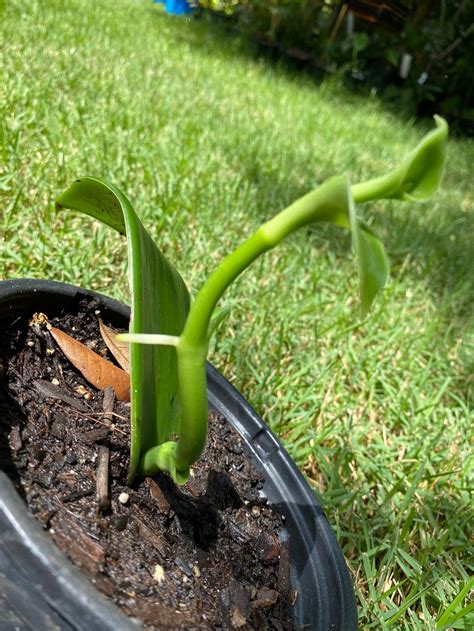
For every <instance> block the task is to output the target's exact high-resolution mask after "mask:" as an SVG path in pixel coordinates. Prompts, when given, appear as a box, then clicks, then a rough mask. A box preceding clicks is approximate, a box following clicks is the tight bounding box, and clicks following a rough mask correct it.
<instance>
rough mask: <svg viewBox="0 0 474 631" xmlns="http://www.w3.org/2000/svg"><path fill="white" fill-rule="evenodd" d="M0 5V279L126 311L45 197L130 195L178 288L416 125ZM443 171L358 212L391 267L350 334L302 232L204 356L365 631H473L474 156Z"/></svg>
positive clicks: (335, 293) (460, 152) (42, 5)
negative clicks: (256, 434) (418, 200)
mask: <svg viewBox="0 0 474 631" xmlns="http://www.w3.org/2000/svg"><path fill="white" fill-rule="evenodd" d="M2 6H3V5H1V4H0V10H1V11H2V15H1V16H0V17H1V19H0V37H1V41H2V46H1V47H0V59H1V73H2V76H1V81H0V208H1V217H2V219H1V232H0V239H1V247H0V263H1V268H0V271H1V275H2V277H4V278H13V277H18V276H20V277H27V276H33V277H48V278H55V279H57V280H65V281H69V282H74V283H77V284H81V285H84V286H89V287H93V288H94V289H99V290H102V291H103V292H105V293H107V294H109V295H113V296H116V297H118V298H125V299H126V297H127V283H126V252H125V247H124V243H123V242H122V241H121V240H120V239H118V238H117V237H116V235H115V234H113V233H111V231H108V230H106V229H103V228H101V227H98V226H97V225H95V224H93V223H92V222H89V221H87V220H84V219H82V218H78V217H77V216H75V215H73V214H68V213H66V212H63V213H61V214H59V215H57V214H56V213H55V211H54V199H55V196H56V195H57V193H58V192H60V191H61V190H63V189H64V188H65V187H66V186H67V185H68V184H69V183H70V182H71V181H72V180H74V179H75V178H76V177H78V176H82V175H86V174H89V175H98V176H100V177H104V178H107V179H109V180H110V181H112V182H113V183H114V184H116V185H118V186H119V187H121V188H123V189H124V190H125V191H126V193H127V194H128V196H129V197H130V199H131V200H132V202H133V204H134V206H135V208H136V209H137V211H138V212H139V214H140V215H141V216H142V218H143V219H144V221H145V223H146V224H147V226H148V227H150V229H151V230H152V232H153V233H154V234H155V235H156V236H157V238H158V240H159V242H160V244H161V246H162V248H163V250H164V252H165V253H166V254H167V256H169V258H170V260H171V261H172V262H173V263H174V264H175V265H176V266H177V267H178V269H179V270H180V271H181V273H182V274H183V276H184V278H185V280H186V281H187V282H188V283H189V286H190V287H191V288H192V289H195V288H197V287H198V286H199V284H200V283H201V282H202V280H203V279H204V277H205V274H206V273H207V272H209V270H210V269H212V267H213V265H214V264H215V263H216V261H217V260H219V259H220V257H221V256H222V255H223V254H224V253H227V252H228V251H229V249H230V248H232V247H234V246H235V245H236V244H237V243H239V242H240V241H241V240H242V238H243V237H244V236H246V235H248V234H250V233H251V231H252V230H253V229H254V228H255V227H256V226H257V225H258V224H259V222H261V221H262V220H263V219H265V218H268V217H270V216H271V215H272V214H273V213H275V212H277V211H278V210H279V209H281V208H283V207H284V206H286V205H287V204H288V203H289V202H290V201H292V200H293V199H294V198H296V197H298V196H299V195H301V194H302V193H304V192H306V191H308V190H309V189H311V188H312V187H314V186H315V185H317V184H318V183H319V182H321V181H322V180H323V179H324V178H326V177H328V176H330V175H334V174H337V173H343V172H348V173H349V174H350V176H351V179H352V180H353V181H357V180H358V179H359V178H362V177H367V176H373V175H376V174H377V173H378V172H379V171H382V170H384V169H385V168H386V167H387V166H390V165H393V164H396V162H397V160H398V159H399V158H400V157H401V156H402V155H404V154H405V153H406V152H407V151H408V150H409V149H410V148H411V147H413V146H414V145H415V144H416V142H417V141H418V140H419V139H420V138H421V136H422V135H423V133H424V131H426V125H420V126H416V125H413V124H412V123H411V122H409V121H406V120H403V119H401V118H400V119H399V118H397V117H395V116H394V115H393V114H389V113H387V112H386V111H384V109H383V107H382V105H380V103H379V102H377V101H376V100H375V99H361V98H359V97H358V96H355V95H353V94H350V93H348V92H347V91H345V90H344V89H343V88H341V87H340V85H339V84H338V82H337V81H326V82H325V83H323V84H322V85H320V86H317V85H316V84H315V83H314V82H313V81H312V80H311V79H310V78H308V77H301V76H297V75H295V74H294V73H291V72H288V71H286V70H285V69H284V68H280V67H277V66H273V67H272V66H270V65H269V64H268V63H267V62H266V61H265V60H262V59H258V58H256V57H255V56H254V55H253V54H252V53H251V52H249V51H248V50H247V49H246V48H245V46H244V45H243V44H242V43H240V42H239V41H238V40H237V39H233V38H231V37H229V36H225V35H223V34H221V33H219V32H218V31H216V30H215V29H213V27H212V26H211V25H208V24H206V23H204V22H197V21H194V20H188V19H173V18H171V17H169V16H166V15H165V14H164V13H163V11H162V8H161V7H160V6H157V5H153V4H152V3H151V2H147V1H146V0H143V1H139V0H135V1H132V0H114V1H113V2H112V0H97V1H96V2H94V3H89V2H86V1H85V0H68V2H61V1H59V0H41V2H40V1H39V0H32V1H31V2H29V3H24V2H20V1H19V0H11V1H10V2H8V3H5V6H3V9H2ZM449 158H450V159H449V165H448V169H447V173H446V178H445V182H444V186H443V190H442V191H441V192H440V193H439V194H438V195H437V196H436V198H435V199H433V200H432V201H431V202H429V203H427V204H424V205H420V206H415V205H403V206H401V205H398V204H396V203H384V204H376V205H374V206H371V207H370V208H367V209H363V210H362V212H363V213H364V215H365V217H366V218H367V219H368V220H369V221H370V222H372V223H373V225H374V228H376V229H377V230H378V232H379V234H380V235H381V236H382V239H383V241H384V243H385V244H386V246H387V249H388V252H389V255H390V258H391V263H392V279H391V282H390V285H389V287H388V288H387V290H386V291H385V293H384V295H383V297H382V298H381V299H380V300H379V301H378V302H377V304H376V305H375V309H374V310H373V313H372V314H371V315H370V317H369V318H368V320H367V321H366V322H362V323H360V322H358V319H357V313H358V311H357V299H356V293H357V292H356V289H357V279H356V277H355V266H354V264H353V261H352V256H351V253H350V243H349V240H348V236H347V235H346V234H345V233H343V232H340V231H338V230H335V229H330V228H324V229H318V230H309V231H306V232H304V233H300V234H297V235H295V236H294V237H292V238H291V239H290V240H289V241H288V242H287V243H285V244H283V245H282V246H281V247H280V248H279V249H278V250H277V251H275V252H274V253H270V254H269V255H267V256H266V257H265V258H263V259H262V260H260V261H257V262H256V263H255V264H254V266H253V267H252V268H251V269H250V270H249V272H248V273H246V274H245V276H244V277H243V278H242V279H240V280H239V282H238V283H237V285H236V286H235V287H233V288H232V289H231V290H230V291H229V293H228V294H227V295H226V297H225V299H224V302H225V303H226V304H229V305H232V314H231V317H230V318H229V319H228V320H227V321H226V326H225V327H223V328H222V329H221V330H220V333H219V335H218V337H217V339H216V341H215V344H214V348H213V355H212V360H213V362H214V363H215V364H216V365H217V366H219V367H220V368H221V369H222V370H223V372H224V373H225V374H226V375H227V376H228V377H229V378H230V379H231V380H232V381H233V382H234V383H235V385H237V387H239V389H241V390H242V391H243V392H244V394H245V395H246V396H247V398H248V399H249V400H250V401H251V402H252V403H253V404H254V405H255V407H256V408H257V409H258V411H259V412H260V413H262V415H263V416H264V418H265V419H266V420H267V422H268V423H269V424H270V425H271V426H272V427H273V428H274V429H275V431H277V433H278V434H279V436H280V437H281V438H282V440H283V442H284V443H285V445H286V447H287V448H288V449H289V451H290V453H291V455H292V456H293V457H294V459H295V460H296V462H297V463H298V465H299V466H300V467H301V468H302V470H304V471H305V473H306V474H307V476H308V478H309V480H310V481H311V483H312V484H313V485H314V488H315V490H316V492H317V493H318V494H319V495H320V497H321V498H322V502H323V503H324V505H325V508H326V512H327V514H328V517H329V519H330V521H331V523H332V525H333V527H334V529H335V531H336V533H337V536H338V539H339V541H340V543H341V546H342V547H343V549H344V552H345V554H346V558H347V559H348V563H349V565H350V568H351V572H352V575H353V578H354V583H355V585H356V589H357V594H358V599H359V607H360V619H361V626H365V627H366V628H374V629H385V628H387V629H388V628H396V629H407V630H411V629H426V628H429V629H434V628H436V625H437V621H438V622H439V623H440V627H439V628H452V627H454V628H465V629H469V628H472V626H471V627H470V626H469V625H470V624H474V623H471V622H470V620H469V617H468V616H469V613H468V612H465V611H463V608H464V607H465V606H466V602H465V596H466V593H464V592H463V589H465V586H466V585H467V583H468V580H469V573H470V572H471V573H472V549H471V548H470V547H469V519H470V518H471V517H472V513H471V508H470V506H471V504H470V495H469V492H470V487H469V475H470V473H471V471H472V452H471V445H470V442H471V440H472V432H471V425H472V420H473V418H472V407H471V406H472V390H473V383H474V382H473V377H472V374H473V370H472V367H473V361H472V358H473V349H472V346H473V336H472V331H473V329H472V322H473V320H472V305H473V297H474V296H473V287H472V279H473V278H474V267H473V261H474V253H473V247H472V242H473V236H472V235H473V227H474V226H473V223H474V222H473V198H474V195H473V190H472V185H471V179H470V178H471V175H470V170H471V168H472V164H473V162H474V150H473V146H472V143H471V142H469V141H467V140H465V141H461V140H453V141H452V142H451V145H450V150H449ZM459 594H460V595H461V596H460V597H459V598H458V599H457V600H456V597H458V595H459ZM450 607H451V608H450ZM457 615H460V616H461V618H460V620H458V621H457V622H453V621H454V620H455V619H456V616H457ZM456 625H458V626H456Z"/></svg>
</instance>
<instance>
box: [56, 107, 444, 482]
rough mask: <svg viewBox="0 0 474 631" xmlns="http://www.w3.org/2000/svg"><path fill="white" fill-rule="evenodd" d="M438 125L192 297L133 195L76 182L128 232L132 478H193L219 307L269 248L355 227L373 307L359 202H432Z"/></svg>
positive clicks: (364, 297)
mask: <svg viewBox="0 0 474 631" xmlns="http://www.w3.org/2000/svg"><path fill="white" fill-rule="evenodd" d="M435 121H436V128H435V129H434V130H433V131H431V132H430V133H428V134H427V135H426V136H425V137H424V138H423V140H422V141H421V143H420V144H419V145H418V147H417V148H416V149H415V150H414V151H413V152H412V153H411V154H410V156H408V158H407V159H406V160H405V161H403V162H402V163H401V164H400V165H399V166H398V167H397V168H395V169H393V170H392V171H389V172H388V173H386V174H385V175H382V176H380V177H377V178H375V179H372V180H369V181H366V182H361V183H357V184H351V182H350V181H349V178H348V176H347V175H338V176H336V177H333V178H330V179H329V180H327V181H325V182H324V183H323V184H321V186H319V187H318V188H317V189H316V190H314V191H312V192H310V193H308V194H307V195H305V196H303V197H301V198H300V199H298V200H296V201H295V202H294V203H293V204H291V205H290V206H288V208H285V209H284V210H283V211H281V212H280V213H279V214H277V215H276V216H275V217H273V218H272V219H270V220H269V221H266V222H265V223H264V224H262V225H261V226H260V227H259V228H258V229H257V231H256V232H255V233H254V234H253V235H252V236H250V237H249V238H248V239H247V240H246V241H245V242H244V243H242V245H240V246H239V247H238V248H237V249H236V250H234V251H233V252H232V253H231V254H229V255H228V256H227V257H225V258H224V259H223V260H222V262H221V263H220V264H219V265H218V266H217V268H216V269H215V270H214V272H213V273H212V274H211V275H210V276H209V278H208V279H207V280H206V281H205V283H204V284H203V286H202V287H201V289H200V290H199V292H198V293H197V295H196V297H195V299H194V300H193V301H191V299H190V295H189V292H188V290H187V288H186V285H185V283H184V281H183V279H182V278H181V276H180V275H179V273H178V272H177V271H176V270H175V269H174V267H173V266H172V265H171V264H170V263H169V262H168V261H167V260H166V259H165V257H164V256H163V254H162V253H161V252H160V250H159V249H158V247H157V245H156V244H155V243H154V241H153V240H152V239H151V237H150V235H149V234H148V232H147V231H146V229H145V228H144V226H143V224H142V223H141V221H140V219H139V218H138V216H137V214H136V213H135V211H134V210H133V208H132V206H131V204H130V202H129V201H128V199H127V198H126V196H125V195H124V194H123V193H122V192H121V191H120V190H119V189H117V188H116V187H115V186H113V185H112V184H109V183H107V182H105V181H103V180H101V179H98V178H93V177H84V178H81V179H79V180H76V181H75V182H74V183H73V184H72V186H71V187H70V188H69V189H68V190H67V191H65V192H64V193H63V194H62V195H61V196H60V197H59V199H58V201H57V206H58V208H69V209H73V210H77V211H80V212H82V213H85V214H87V215H90V216H92V217H94V218H95V219H99V220H100V221H102V222H103V223H105V224H107V225H109V226H111V227H112V228H115V229H116V230H117V231H118V232H119V233H121V234H123V235H125V236H126V238H127V243H128V256H129V277H130V289H131V302H132V304H131V319H130V329H129V333H128V334H123V335H122V336H121V337H122V339H123V340H126V341H129V342H130V380H131V388H130V392H131V448H130V465H129V482H131V481H132V480H133V478H134V477H135V476H136V475H141V476H143V475H153V474H154V473H156V472H157V471H158V470H162V471H167V472H168V473H169V474H170V475H171V476H172V477H173V479H174V480H175V481H176V482H177V483H180V484H182V483H184V482H186V480H187V479H188V477H189V471H190V467H191V465H193V464H194V463H195V462H196V461H197V460H198V458H199V457H200V455H201V453H202V451H203V449H204V445H205V442H206V435H207V418H208V409H207V390H206V357H207V354H208V348H209V338H210V336H211V334H212V330H213V326H212V320H213V314H214V312H215V309H216V306H217V303H218V301H219V299H220V298H221V296H222V294H223V293H224V291H225V290H226V289H227V287H228V286H229V285H230V284H231V283H232V282H233V281H234V280H235V279H236V278H237V277H238V276H239V275H240V274H241V273H242V272H243V271H245V270H246V269H247V267H249V265H251V264H252V262H253V261H254V260H255V259H256V258H257V257H259V256H260V255H261V254H263V253H264V252H267V251H268V250H271V249H272V248H274V247H275V246H277V245H278V244H279V243H280V242H281V241H282V240H283V239H284V238H285V237H287V236H288V235H290V234H291V233H292V232H294V231H295V230H297V229H298V228H301V227H303V226H306V225H308V224H312V223H318V222H329V223H333V224H336V225H338V226H341V227H343V228H347V229H349V230H350V231H351V233H352V240H353V245H354V250H355V254H356V258H357V262H358V267H359V279H360V302H361V310H362V313H363V314H365V313H367V311H368V309H369V308H370V305H371V304H372V302H373V300H374V298H375V296H376V294H377V293H378V292H379V291H380V290H381V289H382V288H383V287H384V285H385V283H386V281H387V277H388V262H387V257H386V255H385V251H384V248H383V246H382V244H381V242H380V241H379V239H378V238H377V237H376V235H375V234H374V233H373V231H372V230H371V228H369V226H367V224H365V223H364V222H363V221H362V220H361V219H359V217H358V216H357V210H356V207H357V204H361V203H365V202H371V201H374V200H378V199H398V200H402V201H423V200H425V199H427V198H428V197H430V196H431V195H432V194H433V193H434V192H435V191H436V190H437V188H438V186H439V184H440V181H441V178H442V174H443V171H444V164H445V155H446V143H447V137H448V126H447V124H446V122H445V121H444V120H443V119H442V118H440V117H435Z"/></svg>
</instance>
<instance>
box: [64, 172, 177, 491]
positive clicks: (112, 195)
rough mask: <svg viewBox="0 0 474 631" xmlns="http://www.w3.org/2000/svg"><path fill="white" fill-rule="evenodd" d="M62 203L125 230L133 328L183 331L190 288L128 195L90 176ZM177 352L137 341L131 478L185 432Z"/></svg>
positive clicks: (134, 347) (132, 356)
mask: <svg viewBox="0 0 474 631" xmlns="http://www.w3.org/2000/svg"><path fill="white" fill-rule="evenodd" d="M57 205H58V207H59V208H70V209H73V210H78V211H80V212H82V213H85V214H87V215H90V216H91V217H94V218H95V219H99V220H100V221H102V222H103V223H105V224H107V225H109V226H111V227H112V228H115V230H118V231H119V232H120V233H122V234H125V235H126V237H127V243H128V257H129V277H130V289H131V294H132V296H131V298H132V316H131V320H130V333H162V334H165V335H174V336H177V335H179V334H180V333H181V331H182V329H183V326H184V322H185V320H186V316H187V313H188V310H189V293H188V290H187V289H186V286H185V284H184V282H183V280H182V278H181V276H180V275H179V274H178V273H177V271H176V270H175V269H174V268H173V267H172V266H171V265H170V264H169V263H168V261H167V260H166V259H165V257H164V256H163V254H162V253H161V252H160V251H159V249H158V248H157V247H156V245H155V243H154V242H153V241H152V239H151V237H150V236H149V235H148V233H147V231H146V230H145V228H144V227H143V225H142V223H141V222H140V219H139V218H138V216H137V215H136V213H135V212H134V210H133V208H132V206H131V204H130V202H129V201H128V199H127V198H126V197H125V195H124V194H123V193H122V192H121V191H119V189H117V188H116V187H115V186H113V185H111V184H108V183H106V182H104V181H103V180H100V179H97V178H91V177H85V178H82V179H80V180H77V181H76V182H74V184H73V185H72V186H71V187H70V188H69V189H68V190H67V191H66V192H65V193H63V195H61V196H60V197H59V199H58V201H57ZM176 364H177V360H176V351H175V349H174V348H172V347H169V346H145V345H140V344H131V348H130V373H131V403H132V411H131V416H132V418H131V430H132V438H131V447H130V449H131V451H130V469H129V481H131V480H132V479H133V477H134V475H135V473H136V472H137V470H138V468H139V465H140V460H141V458H143V457H144V456H145V454H146V452H147V451H148V450H149V449H151V448H156V446H157V445H161V444H163V443H168V442H169V441H171V440H172V438H173V437H174V435H175V434H177V433H179V416H178V414H177V411H178V381H177V367H176Z"/></svg>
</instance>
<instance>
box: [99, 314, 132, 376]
mask: <svg viewBox="0 0 474 631" xmlns="http://www.w3.org/2000/svg"><path fill="white" fill-rule="evenodd" d="M99 327H100V334H101V335H102V339H103V340H104V342H105V344H106V346H107V348H108V349H109V351H110V352H111V353H112V355H113V356H114V357H115V359H116V360H117V363H118V365H119V366H121V367H122V368H123V369H124V370H125V371H126V372H128V373H129V374H130V360H129V356H130V351H129V346H128V342H119V341H118V340H117V339H116V338H115V336H116V335H117V331H114V329H112V328H110V326H107V325H106V324H104V323H103V322H102V320H101V319H100V318H99Z"/></svg>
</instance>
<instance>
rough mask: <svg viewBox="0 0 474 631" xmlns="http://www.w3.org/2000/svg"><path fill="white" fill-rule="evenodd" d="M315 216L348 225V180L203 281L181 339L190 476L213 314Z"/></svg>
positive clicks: (203, 417)
mask: <svg viewBox="0 0 474 631" xmlns="http://www.w3.org/2000/svg"><path fill="white" fill-rule="evenodd" d="M315 221H332V222H334V223H338V224H340V225H344V226H348V225H349V223H348V216H347V180H346V178H345V177H343V176H340V177H336V178H332V179H330V180H328V181H327V182H325V183H324V184H323V185H322V186H320V187H319V188H318V189H317V190H316V191H312V192H311V193H309V194H308V195H305V196H304V197H302V198H301V199H299V200H297V201H296V202H295V203H294V204H291V205H290V206H288V208H286V209H285V210H283V211H282V212H280V213H279V214H278V215H276V217H274V218H273V219H271V220H270V221H267V222H266V223H265V224H263V225H262V226H260V228H259V229H258V230H257V231H256V232H255V233H254V234H253V235H252V236H251V237H250V238H249V239H247V241H245V242H244V243H243V244H242V245H241V246H240V247H239V248H237V249H236V250H235V251H234V252H232V253H231V254H229V255H228V256H227V257H226V258H224V260H223V261H222V262H221V263H220V265H219V266H218V268H217V269H216V270H215V271H214V272H213V273H212V274H211V276H210V277H209V278H208V279H207V281H206V282H205V283H204V285H203V286H202V288H201V290H200V291H199V293H198V294H197V296H196V299H195V301H194V303H193V304H192V305H191V309H190V312H189V315H188V317H187V320H186V324H185V327H184V330H183V332H182V334H181V336H180V338H179V342H178V346H177V349H176V350H177V353H178V375H179V388H180V393H181V396H180V401H181V428H180V438H179V441H178V446H177V450H176V468H177V470H178V471H180V472H181V474H182V475H183V476H184V475H186V470H188V469H189V465H190V464H192V463H193V462H195V461H196V460H197V459H198V458H199V456H200V455H201V453H202V450H203V449H204V445H205V441H206V434H207V389H206V357H207V351H208V331H209V325H210V322H211V317H212V313H213V311H214V308H215V307H216V305H217V302H218V301H219V299H220V298H221V296H222V294H223V293H224V291H225V290H226V289H227V287H228V286H229V285H230V284H231V283H232V282H233V281H234V280H235V279H236V278H237V277H238V276H239V275H240V274H241V273H242V272H243V271H244V270H246V269H247V268H248V267H249V265H250V264H251V263H252V262H253V261H254V260H255V259H256V258H258V257H259V256H260V255H261V254H263V253H264V252H267V251H268V250H271V249H272V248H274V247H275V246H276V245H278V244H279V243H280V242H281V241H282V240H283V239H284V238H285V237H286V236H288V235H289V234H290V233H292V232H294V231H295V230H297V229H298V228H300V227H302V226H304V225H306V224H309V223H313V222H315Z"/></svg>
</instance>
